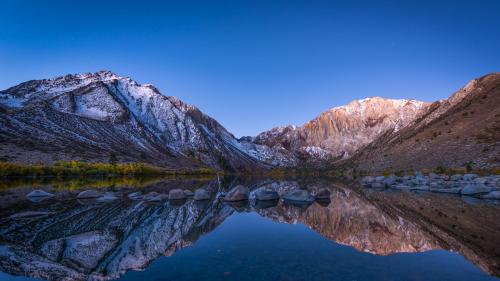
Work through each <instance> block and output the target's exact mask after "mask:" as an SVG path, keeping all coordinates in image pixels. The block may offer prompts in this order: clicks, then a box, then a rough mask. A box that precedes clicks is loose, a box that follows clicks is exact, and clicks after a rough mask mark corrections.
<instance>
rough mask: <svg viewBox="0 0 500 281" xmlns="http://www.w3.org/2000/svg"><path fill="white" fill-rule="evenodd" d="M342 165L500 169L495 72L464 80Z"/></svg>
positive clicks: (498, 76)
mask: <svg viewBox="0 0 500 281" xmlns="http://www.w3.org/2000/svg"><path fill="white" fill-rule="evenodd" d="M342 164H343V165H347V166H351V167H356V169H359V170H363V171H384V170H387V171H395V170H413V169H422V168H436V167H443V168H464V167H468V168H476V169H495V168H499V167H500V73H494V74H490V75H486V76H483V77H481V78H478V79H474V80H472V81H470V82H469V83H468V84H467V85H466V86H465V87H463V88H462V89H460V90H459V91H458V92H456V93H454V94H453V95H452V96H451V97H449V98H448V99H444V100H441V101H437V102H434V103H433V104H431V105H430V106H428V108H427V110H426V111H425V113H424V114H422V115H421V116H419V117H418V118H417V119H415V120H414V121H413V122H411V123H410V124H409V125H408V126H406V127H404V128H402V129H400V130H389V131H387V132H386V133H384V134H382V135H381V136H380V137H379V138H378V139H376V140H375V141H374V142H372V143H370V144H369V145H367V146H366V147H364V148H362V149H360V150H359V151H358V152H357V153H356V154H355V155H354V156H353V157H352V158H351V159H349V160H347V161H344V163H342Z"/></svg>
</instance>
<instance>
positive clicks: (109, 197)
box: [97, 192, 118, 202]
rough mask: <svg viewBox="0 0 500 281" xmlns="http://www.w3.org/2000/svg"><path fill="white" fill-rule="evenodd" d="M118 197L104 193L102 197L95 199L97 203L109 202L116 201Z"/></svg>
mask: <svg viewBox="0 0 500 281" xmlns="http://www.w3.org/2000/svg"><path fill="white" fill-rule="evenodd" d="M117 199H118V196H117V195H116V194H115V193H114V192H106V193H104V195H103V196H101V197H99V198H97V201H99V202H109V201H114V200H117Z"/></svg>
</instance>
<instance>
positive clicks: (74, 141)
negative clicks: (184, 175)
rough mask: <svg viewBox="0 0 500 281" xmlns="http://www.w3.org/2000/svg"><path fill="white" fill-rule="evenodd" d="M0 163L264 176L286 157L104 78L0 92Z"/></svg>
mask: <svg viewBox="0 0 500 281" xmlns="http://www.w3.org/2000/svg"><path fill="white" fill-rule="evenodd" d="M0 139H1V145H0V156H1V157H2V159H4V160H7V161H14V162H28V163H51V162H53V161H55V160H60V159H63V160H65V159H77V160H85V161H105V162H106V161H108V159H109V158H110V156H111V155H115V156H116V157H117V158H118V159H119V160H120V161H124V162H127V161H141V162H148V163H152V164H155V165H160V166H165V167H174V168H179V167H186V168H194V167H201V166H209V167H213V168H218V169H229V170H245V169H255V168H257V169H265V168H269V167H272V166H276V165H278V164H279V165H285V166H287V165H293V164H294V162H293V161H294V159H293V157H289V156H288V155H287V152H286V151H283V152H282V151H279V150H273V149H269V148H268V147H267V146H263V145H257V144H253V143H249V142H240V141H238V140H237V139H236V138H235V137H234V136H233V135H232V134H231V133H229V132H228V131H227V130H226V129H225V128H224V127H223V126H222V125H220V124H219V123H218V122H217V121H215V120H214V119H212V118H210V117H208V116H207V115H205V114H203V113H202V112H201V111H200V110H198V109H197V108H196V107H194V106H191V105H187V104H185V103H183V102H182V101H180V100H179V99H177V98H175V97H168V96H164V95H162V94H161V93H160V92H159V91H158V90H157V89H156V88H155V87H153V86H152V85H149V84H145V85H140V84H138V83H137V82H135V81H133V80H131V79H130V78H126V77H121V76H118V75H116V74H113V73H111V72H109V71H101V72H97V73H87V74H78V75H67V76H64V77H58V78H54V79H46V80H34V81H28V82H25V83H22V84H20V85H18V86H15V87H12V88H9V89H7V90H5V91H1V92H0Z"/></svg>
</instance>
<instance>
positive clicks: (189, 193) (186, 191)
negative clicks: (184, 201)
mask: <svg viewBox="0 0 500 281" xmlns="http://www.w3.org/2000/svg"><path fill="white" fill-rule="evenodd" d="M184 195H186V197H191V196H193V195H194V193H193V192H192V191H191V190H189V189H184Z"/></svg>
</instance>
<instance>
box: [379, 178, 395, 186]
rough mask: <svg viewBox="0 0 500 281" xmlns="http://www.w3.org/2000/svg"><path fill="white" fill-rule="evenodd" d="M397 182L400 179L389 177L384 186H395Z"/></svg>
mask: <svg viewBox="0 0 500 281" xmlns="http://www.w3.org/2000/svg"><path fill="white" fill-rule="evenodd" d="M397 181H398V177H396V176H389V177H387V178H386V179H385V180H384V181H383V184H385V186H389V185H394V184H396V182H397Z"/></svg>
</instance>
